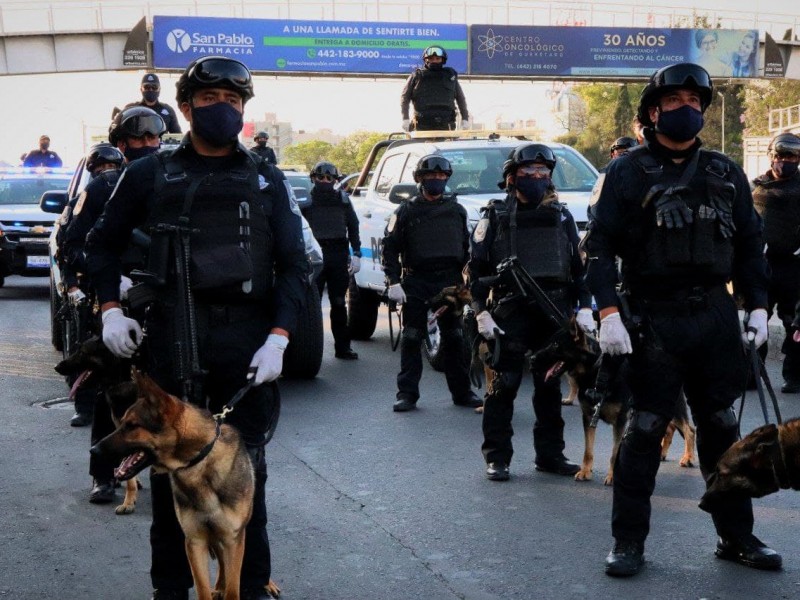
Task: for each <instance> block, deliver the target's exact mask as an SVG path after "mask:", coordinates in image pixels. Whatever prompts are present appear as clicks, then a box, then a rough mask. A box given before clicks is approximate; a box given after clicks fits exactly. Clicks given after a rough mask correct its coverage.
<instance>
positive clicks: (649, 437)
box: [623, 410, 670, 453]
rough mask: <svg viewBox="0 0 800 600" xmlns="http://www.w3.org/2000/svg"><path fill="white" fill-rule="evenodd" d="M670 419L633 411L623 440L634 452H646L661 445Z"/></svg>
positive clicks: (650, 413)
mask: <svg viewBox="0 0 800 600" xmlns="http://www.w3.org/2000/svg"><path fill="white" fill-rule="evenodd" d="M669 422H670V419H669V418H667V417H664V416H662V415H658V414H656V413H652V412H648V411H643V410H642V411H637V410H635V411H633V412H632V413H631V418H630V420H629V421H628V425H627V426H626V427H625V435H624V436H623V439H624V440H625V441H626V442H627V444H628V445H629V446H630V448H631V449H632V450H633V451H634V452H640V453H644V452H648V451H649V450H652V448H653V447H654V446H655V447H658V446H660V444H661V438H663V437H664V433H665V432H666V430H667V425H669Z"/></svg>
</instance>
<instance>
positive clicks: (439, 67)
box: [426, 62, 444, 71]
mask: <svg viewBox="0 0 800 600" xmlns="http://www.w3.org/2000/svg"><path fill="white" fill-rule="evenodd" d="M426 66H427V67H428V68H429V69H430V70H431V71H441V70H442V68H443V67H444V64H442V63H434V62H430V63H428V64H427V65H426Z"/></svg>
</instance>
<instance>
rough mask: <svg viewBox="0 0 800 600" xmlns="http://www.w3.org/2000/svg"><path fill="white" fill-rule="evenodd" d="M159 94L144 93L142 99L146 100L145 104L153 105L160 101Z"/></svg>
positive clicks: (148, 91)
mask: <svg viewBox="0 0 800 600" xmlns="http://www.w3.org/2000/svg"><path fill="white" fill-rule="evenodd" d="M158 94H159V93H158V92H154V91H152V90H146V91H144V92H142V98H144V101H145V102H148V103H150V104H152V103H153V102H155V101H156V100H158Z"/></svg>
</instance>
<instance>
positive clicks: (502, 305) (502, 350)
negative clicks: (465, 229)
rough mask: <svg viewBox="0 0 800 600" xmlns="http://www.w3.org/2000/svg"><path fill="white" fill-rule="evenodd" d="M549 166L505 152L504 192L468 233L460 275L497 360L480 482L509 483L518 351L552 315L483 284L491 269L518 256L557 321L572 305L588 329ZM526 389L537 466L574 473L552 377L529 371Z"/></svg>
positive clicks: (565, 216)
mask: <svg viewBox="0 0 800 600" xmlns="http://www.w3.org/2000/svg"><path fill="white" fill-rule="evenodd" d="M555 167H556V157H555V155H554V154H553V151H552V150H551V149H550V148H549V147H547V146H546V145H544V144H523V145H521V146H519V147H517V148H516V149H514V150H513V151H512V152H511V155H510V156H509V159H508V160H507V161H506V162H505V164H504V166H503V182H502V183H501V185H502V186H503V187H504V188H505V189H506V190H507V192H508V194H507V196H506V198H505V199H503V200H492V201H491V202H489V204H488V206H487V207H486V208H484V209H483V211H482V215H481V220H480V221H479V222H478V225H477V226H476V228H475V231H474V233H473V237H472V244H471V254H470V261H469V264H468V265H467V269H468V272H469V281H470V288H471V290H472V300H473V307H474V309H475V313H476V315H477V316H476V319H477V322H478V332H479V333H480V334H481V335H482V336H483V337H484V338H486V339H487V340H490V344H491V345H492V346H493V352H494V353H498V352H499V362H497V363H496V364H495V365H493V368H494V370H495V372H496V377H495V380H494V383H493V385H492V388H491V389H490V390H488V393H487V395H486V398H485V404H484V407H483V438H484V441H483V446H482V447H481V449H482V451H483V456H484V459H485V460H486V463H487V469H486V476H487V477H488V478H489V479H490V480H492V481H506V480H508V479H509V465H510V464H511V456H512V454H513V453H514V450H513V447H512V445H511V436H512V435H513V433H514V430H513V429H512V426H511V417H512V415H513V412H514V398H516V396H517V391H518V390H519V386H520V384H521V382H522V372H523V367H524V362H525V353H526V352H527V351H528V350H531V351H534V352H535V351H536V350H539V349H540V348H542V347H543V346H544V345H546V344H547V341H548V340H549V338H550V336H551V335H552V334H553V333H555V332H556V331H557V326H556V325H555V323H554V321H553V319H552V316H553V315H554V313H553V311H551V310H550V308H549V307H548V306H542V304H543V303H544V302H543V300H542V301H540V302H538V303H537V305H536V306H531V305H530V304H529V303H528V302H527V301H526V300H525V298H523V297H522V296H521V294H520V290H519V289H517V288H515V287H514V286H511V285H508V282H507V281H501V280H498V281H497V283H496V284H490V283H489V282H488V281H487V279H486V278H487V277H491V276H493V275H495V274H496V273H497V272H498V269H497V267H498V265H500V264H501V263H503V262H504V261H506V260H507V259H511V258H514V257H517V258H518V259H519V262H520V264H521V265H522V266H523V267H524V268H525V270H526V271H527V272H528V274H529V275H530V276H531V277H533V278H534V279H535V281H536V282H537V283H538V284H539V285H540V287H541V288H542V290H543V291H544V293H546V294H547V296H548V297H549V298H550V300H551V301H552V302H553V304H554V305H555V307H556V308H557V309H558V311H559V312H560V313H561V314H562V315H565V316H566V315H571V314H573V312H574V310H575V307H576V305H577V304H580V310H579V312H578V322H579V324H580V325H581V326H582V327H583V328H584V329H586V330H589V331H593V330H594V329H595V328H596V327H595V322H594V319H593V317H592V310H591V308H590V307H591V296H590V295H589V292H588V289H587V288H586V286H585V283H584V267H583V264H582V262H581V258H580V254H579V252H578V228H577V226H576V225H575V219H574V218H573V216H572V215H571V214H570V212H569V211H568V210H567V208H566V207H565V206H564V205H562V204H561V203H559V202H558V194H557V193H556V190H555V187H554V186H553V181H552V174H553V169H554V168H555ZM490 292H491V297H492V300H491V303H490V302H489V295H490ZM498 336H499V339H498ZM533 385H534V393H533V399H532V400H533V409H534V412H535V414H536V422H535V423H534V426H533V446H534V449H535V451H536V461H535V466H536V469H537V470H539V471H545V472H548V473H555V474H558V475H574V474H575V473H577V472H578V470H579V469H580V467H579V466H578V465H577V464H575V463H573V462H571V461H569V460H567V458H566V457H565V456H564V454H563V452H564V421H563V419H562V418H561V389H560V381H559V379H553V380H550V381H545V380H544V374H541V373H538V372H535V371H534V372H533Z"/></svg>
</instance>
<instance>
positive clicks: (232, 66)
mask: <svg viewBox="0 0 800 600" xmlns="http://www.w3.org/2000/svg"><path fill="white" fill-rule="evenodd" d="M182 79H183V80H184V81H185V82H186V83H185V85H186V86H187V88H188V89H189V90H192V89H196V88H204V87H222V88H226V89H230V90H233V91H235V92H238V93H239V94H240V95H241V96H242V98H243V99H244V100H249V99H250V98H252V97H253V76H252V75H251V73H250V70H249V69H248V68H247V67H246V66H245V65H244V64H243V63H241V62H239V61H238V60H233V59H231V58H220V57H215V56H209V57H205V58H201V59H199V60H197V61H196V62H195V63H194V64H193V65H192V66H191V67H189V70H188V71H187V72H186V75H185V77H182Z"/></svg>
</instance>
